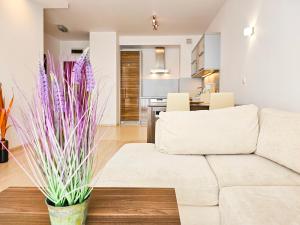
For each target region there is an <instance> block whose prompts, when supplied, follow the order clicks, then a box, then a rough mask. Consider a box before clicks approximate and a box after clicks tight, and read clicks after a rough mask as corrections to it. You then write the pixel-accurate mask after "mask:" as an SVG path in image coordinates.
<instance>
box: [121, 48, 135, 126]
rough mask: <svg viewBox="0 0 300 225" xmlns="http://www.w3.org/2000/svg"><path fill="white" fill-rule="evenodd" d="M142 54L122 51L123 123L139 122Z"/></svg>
mask: <svg viewBox="0 0 300 225" xmlns="http://www.w3.org/2000/svg"><path fill="white" fill-rule="evenodd" d="M139 99H140V52H139V51H121V121H139V112H140V107H139Z"/></svg>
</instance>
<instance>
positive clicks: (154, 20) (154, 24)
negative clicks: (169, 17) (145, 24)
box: [152, 15, 159, 31]
mask: <svg viewBox="0 0 300 225" xmlns="http://www.w3.org/2000/svg"><path fill="white" fill-rule="evenodd" d="M158 26H159V24H158V21H157V17H156V15H153V16H152V28H153V30H154V31H156V30H158Z"/></svg>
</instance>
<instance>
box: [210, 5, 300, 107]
mask: <svg viewBox="0 0 300 225" xmlns="http://www.w3.org/2000/svg"><path fill="white" fill-rule="evenodd" d="M299 11H300V1H299V0H251V1H249V0H227V1H226V2H225V4H224V6H223V7H222V9H221V10H220V11H219V13H218V15H217V16H216V18H215V19H214V21H213V22H212V23H211V25H210V26H209V28H208V32H221V75H220V79H221V80H220V87H221V91H233V92H235V94H236V98H237V102H238V103H241V104H243V103H245V104H246V103H255V104H257V105H258V106H261V107H276V108H281V109H287V110H292V111H300V87H299V85H300V75H299V73H300V72H299V65H300V57H299V52H300V41H299V35H300V26H299V21H300V13H299ZM248 25H251V26H254V27H255V34H254V36H252V37H250V38H249V37H248V38H247V37H244V36H243V29H244V27H245V26H248ZM243 79H245V80H246V84H245V85H243V84H242V80H243Z"/></svg>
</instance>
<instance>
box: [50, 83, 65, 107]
mask: <svg viewBox="0 0 300 225" xmlns="http://www.w3.org/2000/svg"><path fill="white" fill-rule="evenodd" d="M53 94H54V96H53V99H54V110H55V112H61V111H62V112H64V111H65V100H64V95H63V92H62V91H61V88H60V87H59V85H58V84H57V83H55V82H53Z"/></svg>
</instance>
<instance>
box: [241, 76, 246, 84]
mask: <svg viewBox="0 0 300 225" xmlns="http://www.w3.org/2000/svg"><path fill="white" fill-rule="evenodd" d="M242 84H243V85H246V84H247V79H246V77H243V79H242Z"/></svg>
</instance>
